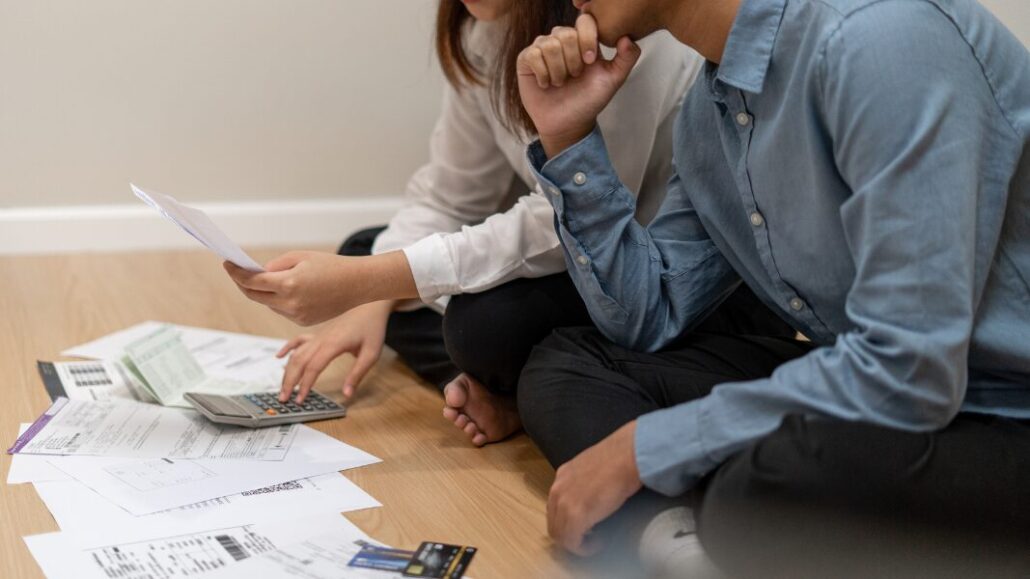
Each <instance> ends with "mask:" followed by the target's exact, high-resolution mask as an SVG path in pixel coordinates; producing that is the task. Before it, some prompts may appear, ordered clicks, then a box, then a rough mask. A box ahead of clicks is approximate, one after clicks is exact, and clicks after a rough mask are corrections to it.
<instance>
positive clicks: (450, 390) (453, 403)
mask: <svg viewBox="0 0 1030 579" xmlns="http://www.w3.org/2000/svg"><path fill="white" fill-rule="evenodd" d="M465 380H466V378H465V375H464V374H459V375H458V377H457V378H455V379H454V380H451V381H450V382H449V383H448V384H447V385H446V386H444V387H443V399H444V402H446V403H447V406H450V407H451V408H461V407H462V406H464V405H465V402H466V401H467V400H468V388H467V387H466V386H465Z"/></svg>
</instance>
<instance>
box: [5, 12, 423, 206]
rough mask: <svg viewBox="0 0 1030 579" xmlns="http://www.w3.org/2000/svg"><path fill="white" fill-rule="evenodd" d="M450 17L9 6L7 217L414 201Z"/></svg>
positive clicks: (375, 13) (6, 70)
mask: <svg viewBox="0 0 1030 579" xmlns="http://www.w3.org/2000/svg"><path fill="white" fill-rule="evenodd" d="M434 9H435V0H164V1H159V0H89V1H85V2H84V1H81V0H30V1H24V0H0V207H2V206H8V207H12V206H13V207H19V206H55V205H68V204H73V205H84V204H89V205H92V204H106V203H125V202H130V203H131V202H133V199H132V198H131V194H130V192H129V189H128V182H129V181H130V180H133V181H135V182H137V183H139V184H141V185H144V186H149V187H153V188H155V189H158V190H160V191H165V192H168V193H170V194H173V195H176V196H178V197H179V198H180V199H182V200H187V201H195V200H211V201H231V200H271V199H296V198H302V199H303V198H348V197H363V196H370V195H396V194H398V193H399V192H400V191H401V189H402V187H403V186H404V183H405V181H406V180H407V177H408V175H409V174H410V173H411V171H412V170H413V169H415V168H416V167H417V166H418V165H419V164H421V163H423V162H424V161H425V159H426V157H427V152H426V142H427V136H428V134H429V131H430V129H431V127H432V123H433V120H434V118H435V115H436V113H437V112H438V110H439V104H440V98H439V97H440V88H441V86H442V84H441V80H440V75H439V73H438V71H437V69H436V65H435V58H434V57H433V54H432V51H431V36H432V35H431V33H432V25H433V17H434Z"/></svg>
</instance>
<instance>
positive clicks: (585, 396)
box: [518, 328, 1030, 577]
mask: <svg viewBox="0 0 1030 579" xmlns="http://www.w3.org/2000/svg"><path fill="white" fill-rule="evenodd" d="M810 349H811V346H810V345H809V344H807V343H804V342H799V341H795V340H793V339H785V338H769V337H760V336H747V335H727V334H713V333H705V332H695V333H693V334H691V335H690V336H688V337H686V338H684V339H682V340H680V342H679V343H677V344H674V345H673V346H672V347H670V348H668V349H666V350H665V351H662V352H658V353H653V354H646V353H640V352H633V351H630V350H627V349H625V348H621V347H619V346H616V345H615V344H613V343H611V342H610V341H608V340H606V339H605V338H604V337H603V336H601V335H600V333H599V332H597V330H595V329H593V328H566V329H559V330H556V331H555V332H554V334H552V336H551V337H549V338H547V339H546V340H544V341H543V342H542V343H541V344H540V345H538V346H537V347H536V348H535V349H534V350H533V353H532V355H531V357H530V359H529V361H528V363H527V365H526V367H525V368H524V370H523V372H522V377H521V381H520V384H519V389H518V407H519V412H520V413H521V415H522V421H523V424H524V426H525V429H526V431H527V433H528V434H529V435H530V437H532V438H533V440H534V441H535V442H536V443H537V445H538V446H539V447H540V449H541V450H542V451H543V453H544V454H545V455H546V456H547V458H548V460H549V461H550V462H551V464H552V465H554V466H558V465H560V464H562V463H564V462H566V461H568V460H570V459H571V458H573V457H575V456H576V455H577V454H578V453H579V452H581V451H582V450H584V449H586V448H587V447H589V446H591V445H593V444H595V443H597V442H598V441H600V440H601V439H603V438H604V437H606V436H607V435H608V434H610V433H611V432H613V431H614V430H616V429H617V428H618V427H620V426H622V425H623V424H625V423H627V422H629V421H631V420H633V419H635V418H637V417H639V416H641V415H643V414H645V413H647V412H650V411H653V410H658V409H660V408H667V407H669V406H673V405H676V404H680V403H683V402H689V401H691V400H694V399H697V398H699V397H702V396H705V395H706V394H707V393H708V392H709V391H710V390H711V389H712V388H713V387H714V386H716V385H718V384H720V383H723V382H728V381H736V380H747V379H755V378H760V377H764V376H768V375H769V374H770V373H771V372H772V371H773V369H775V368H776V367H777V366H778V365H780V364H782V363H783V362H785V361H787V360H790V359H793V358H796V357H798V356H802V355H804V354H806V353H807V352H809V351H810ZM648 495H653V496H650V497H649V496H648ZM656 496H657V495H655V494H654V493H651V492H650V491H644V492H642V493H641V495H640V496H638V497H635V499H634V500H633V501H631V503H630V508H628V509H626V510H631V509H632V508H633V505H640V504H649V503H654V502H655V500H654V499H655V497H656ZM678 500H679V501H681V502H687V503H689V504H691V505H692V506H694V507H695V512H696V514H697V517H698V527H699V528H698V532H699V538H700V539H701V543H702V544H703V545H704V546H705V549H706V551H707V552H708V553H709V555H710V556H711V557H712V558H713V559H714V560H715V562H716V563H717V564H718V565H719V566H720V567H721V568H723V569H725V570H727V571H729V572H730V573H731V574H732V575H739V576H749V577H910V576H918V577H941V576H948V577H1027V576H1030V423H1028V422H1024V421H1015V420H1008V419H1004V418H999V417H994V416H985V415H974V414H960V415H959V416H958V417H957V418H956V419H955V420H954V421H953V422H952V424H951V425H949V426H948V427H947V428H945V429H943V430H941V431H939V432H933V433H911V432H903V431H900V430H893V429H889V428H883V427H879V426H873V425H870V424H863V423H853V422H843V421H839V420H828V419H815V418H807V417H803V416H787V417H785V419H784V421H783V422H782V424H781V426H780V428H779V429H778V430H776V431H775V432H773V433H771V434H770V435H768V436H767V437H765V438H764V439H762V440H760V441H758V442H757V443H755V444H754V445H753V446H751V447H750V448H748V449H747V450H745V451H743V452H741V453H739V454H738V455H736V456H734V457H732V458H730V459H729V460H727V461H726V462H725V463H724V464H723V465H722V466H721V467H720V468H718V469H717V470H716V471H715V472H714V473H712V474H711V475H710V476H709V477H708V478H707V479H706V480H705V481H704V482H703V483H702V484H701V485H700V486H699V488H698V489H695V491H694V492H692V493H690V494H689V496H686V497H681V498H679V499H678ZM619 516H620V517H623V518H624V519H626V520H631V519H632V517H628V516H626V515H625V514H624V513H620V515H619ZM615 518H616V519H618V518H619V517H615ZM608 530H611V529H608Z"/></svg>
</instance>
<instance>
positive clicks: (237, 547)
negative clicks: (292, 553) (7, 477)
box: [25, 515, 353, 579]
mask: <svg viewBox="0 0 1030 579" xmlns="http://www.w3.org/2000/svg"><path fill="white" fill-rule="evenodd" d="M352 527H353V525H351V524H350V523H349V522H348V521H347V520H346V519H344V518H343V517H342V516H340V515H324V516H319V517H308V518H296V519H288V520H281V521H274V522H265V523H255V524H248V525H237V526H231V527H219V528H209V529H202V528H197V529H194V530H193V531H191V532H189V533H179V532H175V533H168V532H167V531H166V530H164V529H160V528H151V529H149V532H147V533H144V534H141V533H140V532H139V531H138V530H133V531H132V532H127V533H125V534H124V535H123V536H121V537H117V538H116V537H113V536H104V537H97V536H94V535H92V534H90V533H75V532H61V533H48V534H45V535H33V536H31V537H25V544H26V545H27V546H28V548H29V551H31V552H32V556H33V557H34V558H35V559H36V562H37V563H38V564H39V566H40V568H41V569H42V570H43V573H44V574H45V575H46V576H47V577H49V578H50V579H66V578H67V579H110V578H112V577H117V578H119V579H155V578H161V579H178V578H184V577H196V576H200V575H212V574H213V573H214V572H216V571H219V570H222V569H227V568H229V567H232V566H235V565H238V564H240V562H242V561H246V560H248V559H251V558H253V557H256V556H258V555H261V554H262V553H268V552H271V551H274V550H276V549H277V548H278V547H279V546H281V545H287V544H290V543H293V542H296V541H298V540H304V539H306V538H308V537H311V536H315V535H322V534H326V533H334V532H336V533H340V532H347V531H348V530H349V529H351V528H352ZM274 576H276V575H274V574H272V573H264V572H258V573H257V574H256V575H250V577H274Z"/></svg>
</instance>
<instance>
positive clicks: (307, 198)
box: [0, 0, 1030, 254]
mask: <svg viewBox="0 0 1030 579" xmlns="http://www.w3.org/2000/svg"><path fill="white" fill-rule="evenodd" d="M556 1H563V0H556ZM982 1H983V2H984V4H985V5H986V6H987V7H988V8H990V9H991V10H993V11H995V13H996V14H998V16H999V17H1000V18H1001V20H1002V21H1003V22H1005V23H1006V24H1007V25H1008V26H1009V27H1010V28H1011V29H1012V30H1013V31H1014V32H1015V33H1016V34H1017V36H1019V37H1020V38H1021V39H1022V40H1023V41H1024V43H1027V44H1030V7H1028V4H1027V3H1028V1H1030V0H982ZM435 6H436V0H88V1H83V0H0V254H2V253H22V252H51V251H68V250H73V249H74V250H107V249H115V248H122V247H126V245H127V242H126V240H132V242H131V244H132V245H131V246H132V248H141V247H171V246H183V247H193V243H194V242H193V241H192V240H191V239H189V238H188V237H186V236H185V235H182V234H181V233H179V232H178V231H176V230H175V229H174V228H173V227H172V226H170V225H166V224H163V223H160V222H159V220H158V219H157V217H156V216H154V215H153V214H152V213H150V212H149V209H148V208H146V207H144V206H142V204H140V203H138V202H137V201H136V200H135V199H134V198H132V197H131V195H130V193H129V190H128V182H129V181H130V180H132V181H135V182H136V183H138V184H140V185H142V186H144V187H149V188H153V189H156V190H158V191H163V192H165V193H170V194H172V195H175V196H177V197H179V198H180V199H181V200H183V201H188V202H190V203H191V204H195V205H199V206H201V207H202V208H204V209H206V210H208V211H210V212H211V213H212V214H213V215H214V217H215V218H216V220H217V221H218V222H219V223H221V224H222V225H223V226H224V227H226V228H227V230H228V231H229V233H230V235H232V236H233V237H234V238H236V239H238V240H240V242H241V243H245V244H250V245H296V244H316V243H317V244H327V243H333V242H335V241H338V240H339V239H340V237H342V236H343V235H344V234H346V233H347V232H349V231H351V230H353V229H355V228H356V227H359V226H363V225H367V224H372V223H379V222H382V221H383V220H384V219H386V217H387V216H388V215H389V214H390V212H391V211H392V210H393V209H394V208H395V207H396V206H397V203H398V198H397V195H398V194H399V193H400V192H401V190H402V188H403V186H404V183H405V182H406V180H407V178H408V176H409V175H410V174H411V172H412V171H413V170H414V169H415V168H416V167H417V166H418V165H420V164H421V163H423V162H424V161H425V159H426V157H427V145H426V143H427V138H428V136H429V132H430V130H431V128H432V123H433V120H434V118H435V116H436V114H437V112H438V110H439V105H440V89H441V86H442V81H441V78H440V74H439V72H438V70H437V67H436V64H435V58H434V56H433V52H432V45H431V40H432V25H433V16H434V9H435Z"/></svg>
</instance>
